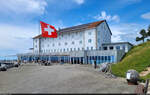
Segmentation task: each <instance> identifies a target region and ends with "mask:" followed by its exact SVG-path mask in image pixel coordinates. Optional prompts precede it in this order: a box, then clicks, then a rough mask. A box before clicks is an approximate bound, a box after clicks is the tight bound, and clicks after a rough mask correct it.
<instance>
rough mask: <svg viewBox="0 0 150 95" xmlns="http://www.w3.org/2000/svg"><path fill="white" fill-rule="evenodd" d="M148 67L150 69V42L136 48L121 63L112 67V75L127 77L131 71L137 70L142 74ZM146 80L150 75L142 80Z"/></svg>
mask: <svg viewBox="0 0 150 95" xmlns="http://www.w3.org/2000/svg"><path fill="white" fill-rule="evenodd" d="M146 67H150V41H149V42H146V43H143V44H139V45H137V46H134V47H133V48H132V49H131V50H130V51H129V52H128V53H127V54H126V55H125V57H124V58H123V59H122V61H121V62H119V63H117V64H113V65H112V73H113V74H114V75H116V76H120V77H125V76H126V72H127V70H129V69H135V70H136V71H138V72H139V73H140V72H141V71H143V70H145V68H146ZM145 78H150V75H147V76H145V77H142V79H145Z"/></svg>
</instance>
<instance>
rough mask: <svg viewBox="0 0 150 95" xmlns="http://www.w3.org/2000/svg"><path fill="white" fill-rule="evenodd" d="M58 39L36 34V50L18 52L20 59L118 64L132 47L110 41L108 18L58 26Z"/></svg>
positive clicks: (128, 44)
mask: <svg viewBox="0 0 150 95" xmlns="http://www.w3.org/2000/svg"><path fill="white" fill-rule="evenodd" d="M57 33H58V37H57V38H43V37H42V36H41V35H38V36H35V37H33V52H32V53H26V54H18V58H19V59H20V60H21V61H24V60H28V61H36V60H47V61H51V62H57V63H58V62H65V63H72V64H76V63H82V64H91V63H92V62H93V60H96V62H97V63H98V64H100V63H104V62H109V63H117V62H119V61H120V60H121V58H122V57H123V56H124V54H125V53H126V52H128V51H129V50H130V49H131V48H132V46H133V45H132V44H131V43H129V42H117V43H111V36H112V32H111V30H110V28H109V26H108V24H107V22H106V20H102V21H97V22H92V23H88V24H82V25H78V26H73V27H69V28H64V29H59V30H58V31H57Z"/></svg>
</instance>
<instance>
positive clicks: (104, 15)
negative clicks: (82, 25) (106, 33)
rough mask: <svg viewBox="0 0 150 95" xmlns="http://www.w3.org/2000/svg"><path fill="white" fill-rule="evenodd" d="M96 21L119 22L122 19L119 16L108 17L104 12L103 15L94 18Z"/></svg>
mask: <svg viewBox="0 0 150 95" xmlns="http://www.w3.org/2000/svg"><path fill="white" fill-rule="evenodd" d="M94 18H95V19H97V20H103V19H106V20H107V21H115V22H119V21H120V18H119V16H118V15H114V16H111V15H107V14H106V12H105V11H102V12H101V14H98V15H97V16H94Z"/></svg>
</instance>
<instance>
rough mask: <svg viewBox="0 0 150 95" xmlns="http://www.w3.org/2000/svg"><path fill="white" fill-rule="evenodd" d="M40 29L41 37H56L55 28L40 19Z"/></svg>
mask: <svg viewBox="0 0 150 95" xmlns="http://www.w3.org/2000/svg"><path fill="white" fill-rule="evenodd" d="M40 24H41V30H42V37H50V38H57V30H56V29H55V27H54V26H52V25H49V24H47V23H45V22H42V21H40Z"/></svg>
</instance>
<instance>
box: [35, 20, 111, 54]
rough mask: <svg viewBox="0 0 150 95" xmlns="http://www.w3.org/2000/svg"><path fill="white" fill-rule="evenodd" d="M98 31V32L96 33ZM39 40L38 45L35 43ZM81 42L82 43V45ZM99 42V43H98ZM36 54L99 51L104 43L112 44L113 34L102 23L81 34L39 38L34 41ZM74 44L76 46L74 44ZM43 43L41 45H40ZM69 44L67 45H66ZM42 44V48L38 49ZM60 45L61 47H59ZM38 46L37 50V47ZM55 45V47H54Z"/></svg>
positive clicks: (74, 33)
mask: <svg viewBox="0 0 150 95" xmlns="http://www.w3.org/2000/svg"><path fill="white" fill-rule="evenodd" d="M96 31H97V32H96ZM35 40H37V43H35ZM89 40H91V42H89ZM80 41H81V42H82V43H80ZM98 41H99V42H98ZM33 42H34V52H36V51H39V49H41V51H42V52H43V53H51V52H64V49H65V52H68V51H71V49H72V51H78V50H87V47H88V48H89V50H91V49H92V48H93V49H98V48H99V47H101V44H102V43H110V42H111V34H110V31H109V29H108V27H107V25H106V22H103V23H101V24H100V25H99V26H98V27H96V28H91V29H87V30H84V31H79V32H77V31H76V32H69V33H68V32H67V33H61V34H60V35H58V37H57V38H41V39H40V41H39V38H37V39H34V40H33ZM72 42H74V44H72ZM40 43H41V44H40ZM65 43H67V45H65ZM38 44H40V47H38V46H39V45H38ZM59 44H60V45H59ZM36 45H37V48H36V47H35V46H36ZM53 45H54V46H53Z"/></svg>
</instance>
